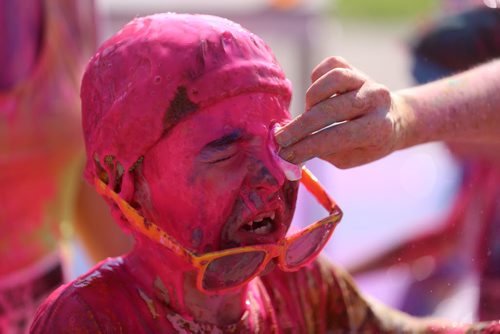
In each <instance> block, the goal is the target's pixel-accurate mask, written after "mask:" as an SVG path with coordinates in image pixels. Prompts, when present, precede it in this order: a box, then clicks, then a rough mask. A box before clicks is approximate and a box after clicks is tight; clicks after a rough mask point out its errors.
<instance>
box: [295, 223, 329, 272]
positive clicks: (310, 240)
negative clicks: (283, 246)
mask: <svg viewBox="0 0 500 334" xmlns="http://www.w3.org/2000/svg"><path fill="white" fill-rule="evenodd" d="M334 226H335V225H334V224H333V223H328V224H324V225H320V226H319V227H317V228H316V229H314V230H312V231H310V232H309V233H306V234H304V235H302V236H301V237H299V238H297V239H295V240H294V241H293V242H292V243H291V244H290V245H289V246H288V248H287V250H286V253H285V261H286V265H287V266H288V267H289V268H294V267H299V266H301V265H302V264H304V263H305V262H307V261H308V260H309V259H311V258H312V257H314V256H315V255H316V254H318V253H319V252H320V251H321V249H322V248H323V246H324V245H325V244H326V242H327V241H328V239H329V237H330V235H331V232H333V228H334Z"/></svg>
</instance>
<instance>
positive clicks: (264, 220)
mask: <svg viewBox="0 0 500 334" xmlns="http://www.w3.org/2000/svg"><path fill="white" fill-rule="evenodd" d="M275 218H276V213H275V212H274V211H272V212H266V213H262V214H259V215H258V216H257V217H255V218H253V219H252V220H251V221H249V222H248V223H246V224H244V225H243V226H242V227H241V229H242V230H244V231H246V232H250V233H255V234H259V235H264V234H270V233H273V232H274V231H276V226H277V224H276V221H275Z"/></svg>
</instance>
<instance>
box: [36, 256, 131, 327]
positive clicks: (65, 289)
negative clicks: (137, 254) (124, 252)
mask: <svg viewBox="0 0 500 334" xmlns="http://www.w3.org/2000/svg"><path fill="white" fill-rule="evenodd" d="M119 263H120V258H117V259H108V260H105V261H103V262H101V263H99V264H98V265H97V266H96V267H94V268H93V269H92V270H90V271H89V272H88V273H86V274H84V275H82V276H80V277H78V278H77V279H75V280H74V281H72V282H70V283H67V284H65V285H62V286H61V287H59V288H58V289H57V290H56V291H54V292H53V293H52V294H51V295H50V296H49V297H48V298H47V299H46V300H45V302H44V303H43V304H42V305H41V306H40V307H39V308H38V310H37V312H36V314H35V318H34V320H33V324H32V326H31V330H30V333H100V332H102V331H103V328H109V325H110V324H106V321H107V318H106V310H107V309H110V310H111V307H110V306H111V305H108V304H110V303H114V302H116V300H113V298H109V297H110V295H113V294H114V295H117V296H118V295H119V291H120V286H121V284H120V281H119V279H118V280H117V279H112V278H113V277H116V276H119V273H118V274H117V273H116V271H117V270H118V271H119V270H120V266H119ZM111 269H112V270H111ZM115 292H116V293H115ZM108 319H109V320H111V319H112V318H108Z"/></svg>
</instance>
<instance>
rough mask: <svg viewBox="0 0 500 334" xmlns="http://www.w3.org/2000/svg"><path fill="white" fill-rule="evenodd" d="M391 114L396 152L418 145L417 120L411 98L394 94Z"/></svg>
mask: <svg viewBox="0 0 500 334" xmlns="http://www.w3.org/2000/svg"><path fill="white" fill-rule="evenodd" d="M391 95H392V104H391V114H392V115H393V122H394V133H395V144H394V151H397V150H402V149H405V148H408V147H411V146H414V145H416V144H417V139H416V138H417V134H418V132H417V131H416V118H415V110H414V108H413V104H412V103H411V102H410V100H411V98H410V97H408V96H406V95H405V94H404V92H396V93H392V94H391Z"/></svg>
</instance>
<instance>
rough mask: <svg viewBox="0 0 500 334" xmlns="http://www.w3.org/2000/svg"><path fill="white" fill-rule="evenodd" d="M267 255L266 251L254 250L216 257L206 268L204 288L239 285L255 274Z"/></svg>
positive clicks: (222, 287)
mask: <svg viewBox="0 0 500 334" xmlns="http://www.w3.org/2000/svg"><path fill="white" fill-rule="evenodd" d="M265 257H266V253H265V252H263V251H253V252H246V253H239V254H233V255H227V256H224V257H220V258H218V259H215V260H213V261H212V262H210V263H209V264H208V266H207V269H206V270H205V275H204V276H203V288H204V289H205V290H217V289H224V288H230V287H233V286H237V285H238V284H240V283H242V282H244V281H245V280H246V279H247V278H248V277H251V276H252V275H253V274H255V272H256V271H257V269H258V268H259V266H260V265H261V264H262V262H263V261H264V259H265Z"/></svg>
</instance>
